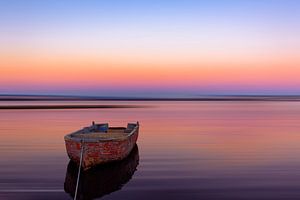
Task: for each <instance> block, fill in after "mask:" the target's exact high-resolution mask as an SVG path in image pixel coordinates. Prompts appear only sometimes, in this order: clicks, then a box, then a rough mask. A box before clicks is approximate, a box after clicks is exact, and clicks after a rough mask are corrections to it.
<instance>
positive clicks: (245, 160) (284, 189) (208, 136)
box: [0, 101, 300, 200]
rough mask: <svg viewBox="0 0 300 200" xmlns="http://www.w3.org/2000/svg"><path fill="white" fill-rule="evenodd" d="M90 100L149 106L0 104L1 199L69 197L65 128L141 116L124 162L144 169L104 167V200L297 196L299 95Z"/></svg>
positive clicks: (299, 194)
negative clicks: (132, 150) (134, 148)
mask: <svg viewBox="0 0 300 200" xmlns="http://www.w3.org/2000/svg"><path fill="white" fill-rule="evenodd" d="M17 103H18V104H20V102H17ZM36 103H37V102H27V103H26V104H32V105H34V104H36ZM67 103H69V104H71V103H72V102H67ZM77 103H78V104H85V103H87V102H77ZM88 103H90V104H93V103H95V104H110V105H111V104H116V105H145V106H146V107H144V108H141V107H139V108H121V109H117V108H116V109H74V110H72V109H71V110H70V109H69V110H0V136H1V140H0V157H1V160H0V199H71V198H72V197H71V195H70V194H69V193H67V192H66V191H65V189H66V188H65V184H67V183H65V182H66V180H69V179H67V178H68V174H70V173H68V172H69V170H68V169H69V168H70V167H68V165H69V159H68V157H67V155H66V151H65V146H64V140H63V136H64V135H65V134H67V133H69V132H72V131H74V130H77V129H79V128H81V127H83V126H86V125H88V124H90V123H91V121H96V122H106V121H108V122H110V124H111V125H118V126H119V125H125V124H126V123H127V122H128V121H133V122H134V121H137V120H138V121H139V122H140V124H141V128H140V136H139V139H138V155H135V156H138V158H139V162H138V164H137V165H136V163H134V161H131V160H129V161H126V162H128V163H127V164H126V166H127V167H131V168H132V167H133V168H135V167H136V169H137V170H136V171H133V172H132V170H131V171H130V172H125V175H124V173H123V174H121V175H118V176H117V177H121V176H123V175H124V177H125V178H124V180H123V181H120V180H118V179H117V178H116V179H114V178H113V177H114V176H115V177H116V172H115V171H113V170H106V171H105V170H103V169H101V168H100V169H98V171H97V172H95V173H97V177H100V178H101V180H102V182H101V183H100V182H99V183H97V180H94V181H96V183H94V182H93V185H95V184H96V185H97V184H98V185H100V184H103V180H104V178H103V177H107V176H108V177H109V176H110V175H111V177H112V179H107V180H113V181H115V183H114V184H115V185H114V187H115V188H108V189H111V190H110V192H111V193H109V194H105V193H104V194H102V195H103V196H102V197H101V199H107V200H113V199H123V200H126V199H171V198H172V199H218V200H219V199H270V200H271V199H272V200H274V199H275V200H276V199H300V156H299V155H300V102H167V101H163V102H143V101H138V102H132V101H131V102H117V101H114V102H100V101H99V102H88ZM1 104H7V102H1ZM10 104H14V103H11V102H10ZM38 104H43V105H44V104H53V102H38ZM55 104H66V102H62V103H60V102H55ZM72 104H73V103H72ZM134 158H136V157H134ZM123 166H124V163H123V164H122V163H121V164H117V166H115V167H116V169H120V168H121V169H124V167H123ZM131 168H130V169H131ZM125 169H126V167H125ZM128 169H129V168H128ZM126 173H127V175H126ZM95 176H96V175H95ZM100 178H99V179H100ZM86 180H88V178H86ZM88 183H89V182H88ZM88 183H86V184H88ZM106 186H107V187H109V184H107V185H106ZM91 187H92V186H91ZM103 187H104V186H103ZM95 190H100V189H99V188H96V189H95ZM85 192H88V193H91V192H93V191H89V190H86V191H85ZM84 195H85V196H86V197H88V196H89V195H88V194H83V196H84ZM100 196H101V195H100Z"/></svg>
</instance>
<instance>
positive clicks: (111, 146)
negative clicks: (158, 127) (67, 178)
mask: <svg viewBox="0 0 300 200" xmlns="http://www.w3.org/2000/svg"><path fill="white" fill-rule="evenodd" d="M138 134H139V129H138V128H137V129H136V130H135V131H134V132H133V133H132V134H130V135H129V136H128V137H125V138H122V139H112V140H98V141H82V140H78V139H74V138H71V137H65V144H66V150H67V154H68V156H69V158H70V159H71V160H72V161H74V162H75V163H77V164H78V165H79V163H80V155H81V149H82V147H83V155H82V165H81V166H82V168H83V169H84V170H87V169H89V168H91V167H93V166H96V165H99V164H103V163H107V162H112V161H117V160H123V159H124V158H125V157H127V156H128V155H129V154H130V152H131V150H132V149H133V147H134V146H135V144H136V141H137V138H138Z"/></svg>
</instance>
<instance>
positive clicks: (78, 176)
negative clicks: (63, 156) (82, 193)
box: [74, 140, 84, 200]
mask: <svg viewBox="0 0 300 200" xmlns="http://www.w3.org/2000/svg"><path fill="white" fill-rule="evenodd" d="M83 144H84V140H83V141H81V150H80V163H79V169H78V175H77V183H76V189H75V196H74V200H76V199H77V191H78V185H79V178H80V171H81V164H82V158H83V151H84V147H83Z"/></svg>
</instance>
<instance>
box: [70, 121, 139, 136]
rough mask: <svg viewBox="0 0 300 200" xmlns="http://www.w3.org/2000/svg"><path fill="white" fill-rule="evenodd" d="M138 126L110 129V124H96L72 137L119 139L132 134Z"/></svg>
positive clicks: (132, 124) (131, 124)
mask: <svg viewBox="0 0 300 200" xmlns="http://www.w3.org/2000/svg"><path fill="white" fill-rule="evenodd" d="M136 126H137V124H136V123H128V124H127V127H109V124H108V123H103V124H95V123H94V122H93V123H92V125H91V126H88V127H84V128H83V129H81V130H79V131H76V132H74V133H72V134H71V135H70V136H71V137H78V138H91V139H92V138H99V139H117V138H122V137H124V136H127V135H128V134H130V133H131V132H132V131H133V129H134V128H135V127H136Z"/></svg>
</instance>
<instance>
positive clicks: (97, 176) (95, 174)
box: [64, 145, 139, 199]
mask: <svg viewBox="0 0 300 200" xmlns="http://www.w3.org/2000/svg"><path fill="white" fill-rule="evenodd" d="M138 164H139V150H138V146H137V145H135V146H134V148H133V149H132V151H131V153H130V154H129V155H128V157H126V158H125V159H124V160H121V161H116V162H111V163H107V164H103V165H99V166H97V167H94V168H91V169H89V170H87V171H83V170H82V171H81V175H80V181H79V186H78V194H77V199H93V198H100V197H102V196H104V195H106V194H109V193H112V192H114V191H117V190H120V189H121V188H122V186H123V185H125V184H126V183H127V182H128V181H129V180H130V179H131V178H132V176H133V174H134V172H135V171H136V168H137V166H138ZM77 173H78V165H77V164H76V163H74V162H73V161H70V162H69V164H68V168H67V174H66V178H65V184H64V189H65V192H66V193H69V194H70V195H71V196H72V197H74V195H75V189H76V181H77Z"/></svg>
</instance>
